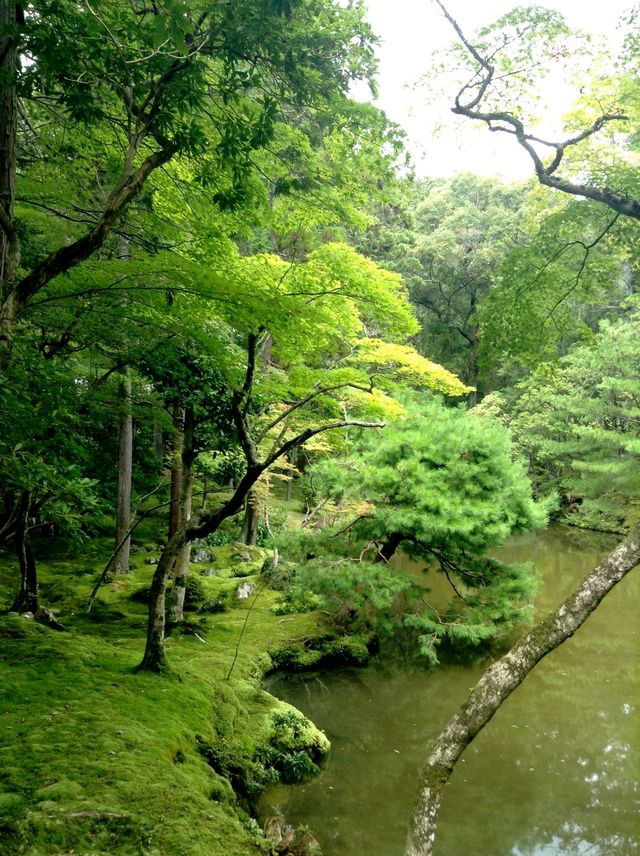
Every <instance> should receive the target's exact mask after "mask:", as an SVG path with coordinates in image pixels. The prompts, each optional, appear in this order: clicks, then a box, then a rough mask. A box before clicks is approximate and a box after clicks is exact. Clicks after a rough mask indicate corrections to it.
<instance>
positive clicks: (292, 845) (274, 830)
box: [264, 816, 322, 856]
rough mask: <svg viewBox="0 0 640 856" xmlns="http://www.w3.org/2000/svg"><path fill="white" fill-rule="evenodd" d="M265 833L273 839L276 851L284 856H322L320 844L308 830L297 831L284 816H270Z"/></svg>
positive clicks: (265, 826) (265, 825) (266, 822)
mask: <svg viewBox="0 0 640 856" xmlns="http://www.w3.org/2000/svg"><path fill="white" fill-rule="evenodd" d="M264 834H265V835H266V836H267V838H270V839H271V840H272V841H273V845H274V850H275V852H276V853H282V854H284V856H322V853H321V850H320V845H319V844H318V842H317V840H316V839H315V838H314V837H313V835H311V834H310V833H308V832H303V831H302V830H299V831H296V830H295V829H294V828H293V826H290V825H289V824H288V823H287V822H286V820H285V819H284V817H282V816H275V817H270V818H268V819H267V820H266V821H265V824H264Z"/></svg>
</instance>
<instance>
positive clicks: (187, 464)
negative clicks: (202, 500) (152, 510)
mask: <svg viewBox="0 0 640 856" xmlns="http://www.w3.org/2000/svg"><path fill="white" fill-rule="evenodd" d="M195 457H196V455H195V447H194V416H193V408H192V407H187V408H186V410H185V419H184V434H183V443H182V461H181V470H182V489H181V492H180V526H181V527H184V526H186V525H187V523H188V522H189V519H190V517H191V507H192V504H193V481H194V476H195V466H194V464H195ZM190 558H191V544H190V543H189V542H187V543H185V544H183V546H182V547H181V548H180V550H179V552H178V554H177V555H176V562H175V566H174V572H173V590H172V592H171V604H170V608H169V615H170V619H169V620H170V622H171V624H180V623H181V622H182V621H184V596H185V591H186V586H187V576H188V574H189V560H190Z"/></svg>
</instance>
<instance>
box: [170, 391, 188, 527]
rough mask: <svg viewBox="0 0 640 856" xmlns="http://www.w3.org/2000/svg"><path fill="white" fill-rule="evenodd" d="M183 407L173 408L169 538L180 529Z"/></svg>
mask: <svg viewBox="0 0 640 856" xmlns="http://www.w3.org/2000/svg"><path fill="white" fill-rule="evenodd" d="M184 416H185V412H184V407H183V406H182V405H181V404H175V405H174V407H173V443H172V462H171V505H170V506H169V538H173V536H174V535H175V534H176V532H177V531H178V529H180V497H181V495H182V453H183V451H184Z"/></svg>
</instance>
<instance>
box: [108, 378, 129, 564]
mask: <svg viewBox="0 0 640 856" xmlns="http://www.w3.org/2000/svg"><path fill="white" fill-rule="evenodd" d="M120 390H121V396H122V398H121V412H120V436H119V444H118V497H117V505H116V546H117V545H118V544H120V542H122V546H121V547H120V549H119V550H118V552H117V554H116V557H115V559H114V561H113V569H114V571H115V573H116V574H126V573H128V572H129V552H130V550H131V537H128V538H127V537H125V536H126V535H127V532H128V531H129V529H130V528H131V476H132V465H133V415H132V413H131V378H130V377H129V371H128V369H126V368H125V370H124V372H123V377H122V385H121V387H120ZM123 539H124V540H123Z"/></svg>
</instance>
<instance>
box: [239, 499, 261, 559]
mask: <svg viewBox="0 0 640 856" xmlns="http://www.w3.org/2000/svg"><path fill="white" fill-rule="evenodd" d="M259 520H260V500H259V498H258V494H257V493H256V492H255V490H252V491H250V492H249V495H248V496H247V504H246V505H245V509H244V521H243V523H242V531H241V532H240V541H241V542H242V543H243V544H246V545H247V546H248V547H255V546H256V544H257V542H258V522H259Z"/></svg>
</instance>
